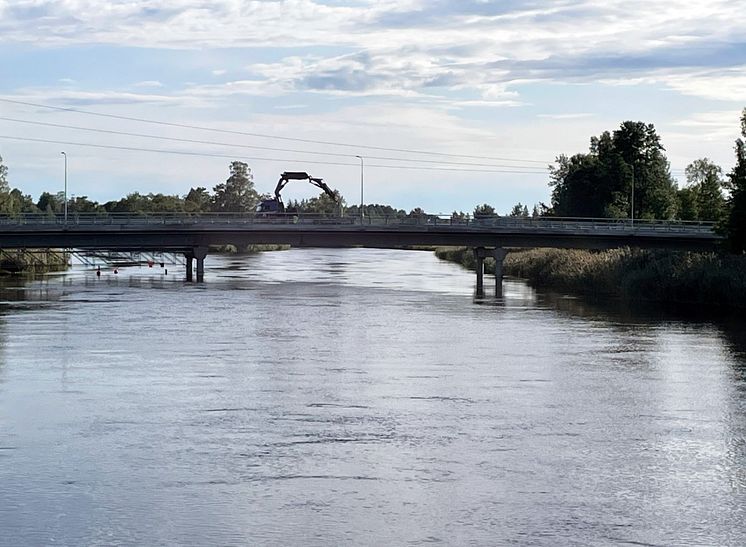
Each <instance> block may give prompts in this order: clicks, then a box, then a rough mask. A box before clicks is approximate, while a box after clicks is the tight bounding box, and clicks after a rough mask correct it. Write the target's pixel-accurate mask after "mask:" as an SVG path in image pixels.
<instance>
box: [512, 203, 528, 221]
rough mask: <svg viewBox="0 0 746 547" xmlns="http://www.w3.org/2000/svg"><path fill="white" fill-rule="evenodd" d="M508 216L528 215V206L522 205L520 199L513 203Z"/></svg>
mask: <svg viewBox="0 0 746 547" xmlns="http://www.w3.org/2000/svg"><path fill="white" fill-rule="evenodd" d="M508 216H509V217H528V207H527V206H526V205H523V204H522V203H521V202H520V201H519V202H518V203H516V204H515V205H513V208H512V209H511V210H510V213H509V214H508Z"/></svg>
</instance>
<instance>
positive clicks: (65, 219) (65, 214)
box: [60, 152, 67, 224]
mask: <svg viewBox="0 0 746 547" xmlns="http://www.w3.org/2000/svg"><path fill="white" fill-rule="evenodd" d="M60 154H62V155H63V156H65V224H67V154H65V153H64V152H60Z"/></svg>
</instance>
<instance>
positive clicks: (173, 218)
mask: <svg viewBox="0 0 746 547" xmlns="http://www.w3.org/2000/svg"><path fill="white" fill-rule="evenodd" d="M196 224H200V225H204V224H225V225H277V224H285V225H287V224H299V225H308V224H315V225H317V224H325V225H330V226H332V225H336V226H402V227H408V226H423V227H435V226H452V227H454V228H455V229H458V228H461V229H464V230H470V229H474V230H479V229H495V228H497V229H520V230H525V231H534V230H552V231H566V230H572V231H581V232H589V233H593V232H594V231H604V232H630V231H634V232H637V233H640V232H668V233H681V234H713V235H714V233H715V232H714V227H715V224H714V223H713V222H690V221H671V220H635V221H634V223H633V222H632V221H630V220H629V219H609V218H563V217H535V218H534V217H529V218H526V217H500V216H486V217H477V218H455V217H451V216H450V215H421V216H412V217H396V216H373V217H371V216H366V217H364V218H362V219H361V218H360V217H353V216H342V217H338V216H332V215H321V214H308V213H306V214H292V213H286V214H273V215H271V216H270V215H260V214H255V213H167V212H158V213H136V214H133V213H108V214H105V213H72V214H69V215H68V218H67V221H65V218H64V216H63V215H49V214H43V213H28V214H18V215H0V231H1V230H2V227H3V226H29V227H31V226H45V227H47V226H48V227H52V226H59V227H62V226H65V225H67V226H94V225H101V226H104V225H121V226H126V225H196Z"/></svg>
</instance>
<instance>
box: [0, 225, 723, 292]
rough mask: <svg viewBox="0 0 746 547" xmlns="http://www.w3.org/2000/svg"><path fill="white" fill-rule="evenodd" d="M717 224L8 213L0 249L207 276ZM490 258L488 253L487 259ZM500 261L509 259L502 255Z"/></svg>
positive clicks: (661, 240) (699, 244)
mask: <svg viewBox="0 0 746 547" xmlns="http://www.w3.org/2000/svg"><path fill="white" fill-rule="evenodd" d="M721 240H722V236H720V235H718V234H716V233H715V231H714V227H713V225H712V223H688V222H666V221H635V222H634V223H632V222H630V221H629V220H612V219H567V218H564V219H563V218H554V217H543V218H514V217H488V218H478V219H468V220H466V219H451V218H450V217H447V216H442V217H441V216H436V215H423V216H421V217H414V218H393V217H376V218H364V219H360V218H351V217H327V216H320V215H284V216H273V217H262V216H257V215H253V214H231V213H228V214H215V213H207V214H204V213H200V214H188V213H177V214H169V213H148V214H137V215H133V214H73V215H69V216H68V218H67V219H64V218H63V217H62V216H59V215H58V216H49V215H17V216H0V249H18V248H77V249H97V250H118V251H122V250H127V251H170V252H179V253H184V255H185V256H186V257H187V277H188V278H189V277H191V262H192V258H196V259H197V279H198V280H200V279H201V277H202V270H203V260H204V256H205V255H206V253H207V249H208V247H209V246H211V245H226V244H233V245H236V246H246V245H252V244H287V245H292V246H306V247H355V246H360V247H378V248H400V247H409V246H417V245H453V246H467V247H473V248H475V249H485V248H492V249H502V248H505V247H518V248H527V247H560V248H582V249H607V248H614V247H622V246H632V247H647V248H655V247H657V248H669V249H686V250H712V249H715V248H716V247H717V245H718V244H719V243H720V241H721ZM482 254H483V253H482ZM495 256H502V255H500V254H499V253H498V254H496V255H495Z"/></svg>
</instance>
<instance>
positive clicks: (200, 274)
mask: <svg viewBox="0 0 746 547" xmlns="http://www.w3.org/2000/svg"><path fill="white" fill-rule="evenodd" d="M192 252H193V253H194V258H196V259H197V283H202V282H203V281H204V280H205V257H206V256H207V247H195V248H194V250H193V251H192Z"/></svg>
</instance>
